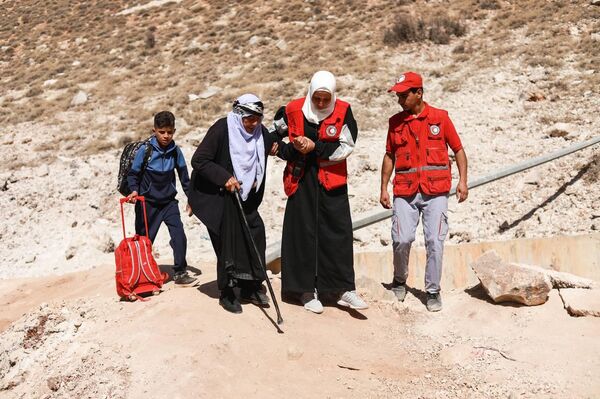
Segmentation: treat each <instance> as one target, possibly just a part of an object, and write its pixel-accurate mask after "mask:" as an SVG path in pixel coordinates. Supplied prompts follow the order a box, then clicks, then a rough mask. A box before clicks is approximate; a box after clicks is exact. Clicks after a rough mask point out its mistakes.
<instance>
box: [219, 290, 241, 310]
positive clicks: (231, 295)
mask: <svg viewBox="0 0 600 399" xmlns="http://www.w3.org/2000/svg"><path fill="white" fill-rule="evenodd" d="M219 305H221V306H222V307H223V309H225V310H226V311H228V312H231V313H242V304H241V303H240V301H238V299H237V297H236V296H235V292H233V288H225V289H224V290H223V291H221V297H220V298H219Z"/></svg>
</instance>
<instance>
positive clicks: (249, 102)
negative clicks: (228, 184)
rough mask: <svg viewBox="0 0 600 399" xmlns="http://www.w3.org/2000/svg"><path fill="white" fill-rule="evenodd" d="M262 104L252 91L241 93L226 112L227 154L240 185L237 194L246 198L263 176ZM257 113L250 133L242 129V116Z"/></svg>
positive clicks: (258, 185)
mask: <svg viewBox="0 0 600 399" xmlns="http://www.w3.org/2000/svg"><path fill="white" fill-rule="evenodd" d="M262 112H263V105H262V102H261V101H260V99H259V98H258V97H256V96H255V95H254V94H244V95H243V96H241V97H239V98H238V99H237V101H236V102H235V103H234V104H233V111H231V112H229V113H228V114H227V130H228V134H229V155H230V156H231V163H232V164H233V172H234V173H235V178H236V179H237V180H238V181H239V182H240V183H241V184H242V187H241V189H240V195H241V196H242V199H243V200H244V201H245V200H247V199H248V195H249V194H250V191H252V186H253V185H254V182H255V181H256V190H257V191H258V189H259V188H260V185H261V183H262V180H263V176H264V175H265V143H264V140H263V136H262V117H263V115H262ZM250 115H258V116H260V118H261V123H259V124H258V125H257V126H256V128H254V130H253V131H252V133H248V132H247V131H246V129H245V128H244V123H243V122H242V118H243V117H246V116H250Z"/></svg>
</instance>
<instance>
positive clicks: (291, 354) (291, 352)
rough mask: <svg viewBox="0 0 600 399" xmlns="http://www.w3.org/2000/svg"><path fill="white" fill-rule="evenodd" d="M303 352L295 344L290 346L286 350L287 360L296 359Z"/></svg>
mask: <svg viewBox="0 0 600 399" xmlns="http://www.w3.org/2000/svg"><path fill="white" fill-rule="evenodd" d="M303 354H304V352H302V351H301V350H300V349H299V348H298V347H296V346H290V347H289V348H288V350H287V358H288V360H298V359H300V358H301V357H302V355H303Z"/></svg>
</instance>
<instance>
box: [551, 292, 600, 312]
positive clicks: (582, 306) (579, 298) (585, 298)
mask: <svg viewBox="0 0 600 399" xmlns="http://www.w3.org/2000/svg"><path fill="white" fill-rule="evenodd" d="M559 292H560V296H561V298H562V300H563V303H564V305H565V309H566V310H567V312H569V314H570V315H571V316H596V317H600V290H594V289H592V290H586V289H582V288H563V289H560V290H559Z"/></svg>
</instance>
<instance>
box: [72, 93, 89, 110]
mask: <svg viewBox="0 0 600 399" xmlns="http://www.w3.org/2000/svg"><path fill="white" fill-rule="evenodd" d="M87 100H88V95H87V93H86V92H85V91H83V90H79V91H78V92H77V94H75V95H74V96H73V99H72V100H71V105H73V106H78V105H82V104H85V103H86V102H87Z"/></svg>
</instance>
